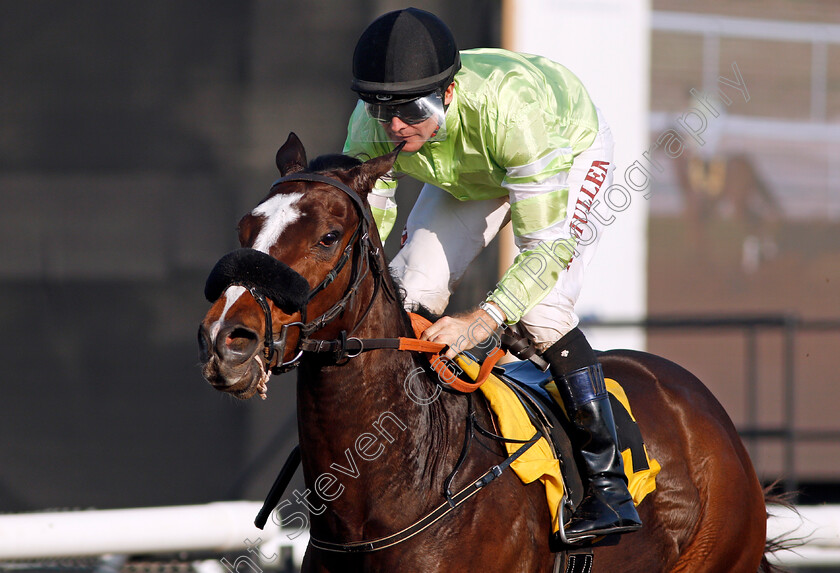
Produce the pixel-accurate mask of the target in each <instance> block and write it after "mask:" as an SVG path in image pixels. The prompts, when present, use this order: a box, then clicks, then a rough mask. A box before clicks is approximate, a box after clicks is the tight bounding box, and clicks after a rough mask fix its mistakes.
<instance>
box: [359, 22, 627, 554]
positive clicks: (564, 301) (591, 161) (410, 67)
mask: <svg viewBox="0 0 840 573" xmlns="http://www.w3.org/2000/svg"><path fill="white" fill-rule="evenodd" d="M352 89H353V90H354V91H355V92H357V93H358V96H359V98H360V99H359V102H358V104H357V105H356V108H355V110H354V111H353V114H352V116H351V118H350V121H349V125H348V135H347V141H346V143H345V148H344V151H345V153H347V154H350V155H355V156H369V157H376V156H379V155H384V154H386V153H388V152H390V151H391V150H392V149H393V146H394V144H395V143H404V147H403V149H402V153H400V155H399V156H398V157H397V160H396V163H395V164H394V167H393V169H392V172H391V173H390V174H389V175H386V176H385V177H384V178H382V179H380V180H379V181H378V182H377V183H376V186H375V188H374V190H373V192H372V193H371V194H370V196H369V201H370V205H371V209H372V211H373V215H374V218H375V220H376V222H377V227H378V230H379V234H380V237H381V238H382V240H383V241H384V240H385V237H387V236H388V234H389V232H390V231H391V228H392V227H393V225H394V221H395V219H396V203H395V202H394V192H395V190H396V187H397V174H407V175H410V176H411V177H413V178H415V179H418V180H420V181H422V182H424V183H425V185H424V187H423V189H422V191H421V192H420V195H419V197H418V199H417V202H416V203H415V205H414V207H413V209H412V210H411V213H410V215H409V218H408V222H407V224H406V233H407V236H406V240H405V245H404V246H403V248H402V249H401V250H400V252H399V254H398V255H397V256H396V257H395V258H394V260H393V261H392V262H391V270H392V272H393V274H394V275H395V277H396V278H397V280H398V281H399V282H400V284H401V286H402V288H403V289H404V291H405V295H406V297H405V304H406V308H407V309H408V310H412V309H415V308H416V307H417V305H423V306H425V307H427V308H428V309H430V310H431V311H432V312H433V313H436V314H442V313H443V311H444V309H445V308H446V306H447V304H448V302H449V297H450V295H451V293H452V291H453V288H454V285H455V284H456V283H457V282H458V281H459V280H460V279H461V277H462V276H463V274H464V272H465V270H466V268H467V266H468V265H469V264H470V263H471V262H472V261H473V260H474V259H475V257H476V256H477V255H478V254H479V252H480V251H481V250H482V249H483V248H484V247H486V246H487V245H488V243H489V242H490V241H491V240H492V239H493V237H494V236H495V235H496V234H497V233H498V231H499V230H500V229H501V228H502V227H503V226H504V225H505V224H507V222H508V221H512V223H513V233H514V236H515V239H516V245H517V247H518V249H519V255H518V256H517V257H516V259H515V260H514V262H513V264H512V265H511V267H510V268H509V269H508V270H507V272H506V273H505V274H504V276H503V277H502V279H501V280H500V281H499V283H498V285H497V287H496V289H495V290H494V291H493V292H491V293H490V294H489V295H488V297H487V299H486V300H485V301H483V302H482V303H481V304H479V306H478V308H476V309H474V310H472V311H471V312H467V313H465V314H462V315H456V316H445V317H443V318H441V319H440V320H438V321H437V322H435V323H434V324H433V325H432V326H430V327H429V328H428V330H427V331H426V332H425V333H424V335H423V338H424V339H428V340H431V341H433V342H440V343H444V344H447V345H449V347H450V350H449V353H448V356H449V357H450V358H451V357H453V356H454V355H455V353H456V351H458V350H466V349H467V348H468V347H469V346H474V345H476V344H477V343H480V342H482V341H481V340H475V335H474V332H475V330H476V329H474V328H472V329H471V326H473V325H474V324H475V323H477V322H479V321H481V322H483V323H484V324H487V325H490V324H493V325H494V326H496V327H498V326H501V325H502V324H503V323H507V324H509V325H512V324H516V323H521V325H522V326H523V327H524V329H525V330H526V331H527V333H528V335H529V337H530V338H531V339H532V340H533V342H534V343H535V345H536V347H537V349H538V350H539V351H541V352H542V356H543V358H545V359H546V361H547V362H548V363H549V364H550V370H551V373H552V375H553V377H554V380H555V382H556V383H557V388H558V389H559V392H560V395H561V397H562V400H563V404H562V405H563V407H564V408H565V411H566V412H567V414H568V417H569V419H570V420H571V422H572V426H573V431H572V432H571V434H572V435H571V436H570V438H571V441H572V444H573V447H574V448H576V449H577V450H578V451H579V452H580V454H581V458H582V460H583V461H584V464H583V465H584V466H585V467H584V469H583V472H582V473H583V474H584V475H585V480H584V482H585V484H586V491H585V495H584V499H583V501H582V502H581V504H580V506H579V507H578V508H577V511H575V513H574V515H573V516H572V518H571V520H570V521H569V523H568V524H566V526H565V527H564V529H565V534H566V537H567V538H568V540H569V541H572V542H574V541H578V542H580V541H586V540H588V539H590V538H592V537H595V536H600V535H607V534H611V533H626V532H630V531H635V530H637V529H639V528H640V527H641V520H640V519H639V515H638V513H637V512H636V509H635V507H634V505H633V500H632V498H631V496H630V494H629V492H628V491H627V478H626V477H625V474H624V468H623V462H622V457H621V453H620V452H619V451H618V447H617V445H616V430H615V423H614V421H613V414H612V410H611V409H610V403H609V400H608V397H607V390H606V385H605V383H604V375H603V372H602V370H601V365H600V364H599V363H598V360H597V358H596V355H595V352H594V351H593V350H592V347H591V346H590V345H589V343H588V342H587V340H586V337H585V336H584V335H583V332H581V330H580V329H579V328H578V327H577V324H578V317H577V316H576V315H575V311H574V305H575V301H576V300H577V298H578V295H579V293H580V289H581V286H582V284H583V276H584V270H585V269H586V265H587V263H588V262H589V261H590V259H591V258H592V256H593V253H594V251H595V247H596V246H597V242H598V239H599V238H600V234H602V232H603V231H604V228H603V227H602V226H599V223H598V222H597V221H595V220H594V219H595V218H594V217H593V218H592V219H593V220H589V217H588V214H589V209H590V207H591V205H592V202H593V200H594V198H595V196H596V195H597V194H598V191H599V190H600V189H607V188H608V187H609V185H610V184H611V181H612V171H613V166H612V152H613V140H612V136H611V134H610V130H609V127H608V125H607V123H606V121H605V120H604V118H603V116H602V115H601V113H600V111H599V110H598V109H597V108H596V107H595V105H594V104H593V103H592V101H591V100H590V98H589V95H588V94H587V92H586V89H585V88H584V87H583V85H582V84H581V83H580V81H579V80H578V79H577V78H576V77H575V76H574V75H573V74H572V73H571V72H569V71H568V70H567V69H566V68H564V67H563V66H561V65H559V64H557V63H554V62H552V61H549V60H547V59H544V58H541V57H538V56H532V55H525V54H517V53H512V52H508V51H505V50H501V49H475V50H465V51H463V52H460V53H459V51H458V49H457V47H456V44H455V40H454V38H453V36H452V33H451V32H450V30H449V29H448V28H447V26H446V25H445V24H444V23H443V22H442V21H441V20H440V19H438V18H437V17H436V16H434V15H433V14H430V13H428V12H425V11H422V10H417V9H415V8H408V9H405V10H398V11H394V12H389V13H387V14H385V15H383V16H381V17H379V18H378V19H376V20H375V21H374V22H373V23H372V24H370V26H368V28H367V29H366V30H365V31H364V33H363V34H362V36H361V38H360V39H359V41H358V43H357V45H356V49H355V52H354V54H353V84H352ZM486 334H487V337H489V335H490V334H491V332H490V331H489V329H487V330H486ZM485 338H486V337H485ZM467 340H469V344H465V341H467Z"/></svg>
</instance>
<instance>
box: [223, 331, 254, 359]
mask: <svg viewBox="0 0 840 573" xmlns="http://www.w3.org/2000/svg"><path fill="white" fill-rule="evenodd" d="M259 342H260V339H259V337H258V336H257V333H256V332H254V331H253V330H250V329H248V328H244V327H241V326H232V327H228V328H225V329H222V330H221V331H220V332H219V334H218V335H217V336H216V354H218V355H219V358H221V359H222V360H224V361H226V362H229V363H230V362H232V363H235V364H241V363H243V362H245V361H246V360H250V359H251V358H252V357H253V356H254V354H256V352H257V349H258V345H259Z"/></svg>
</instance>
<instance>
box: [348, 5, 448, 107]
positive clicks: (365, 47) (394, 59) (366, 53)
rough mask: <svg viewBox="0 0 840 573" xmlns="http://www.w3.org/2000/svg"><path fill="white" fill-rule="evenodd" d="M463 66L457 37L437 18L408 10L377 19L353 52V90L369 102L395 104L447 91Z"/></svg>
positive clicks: (413, 9) (411, 9)
mask: <svg viewBox="0 0 840 573" xmlns="http://www.w3.org/2000/svg"><path fill="white" fill-rule="evenodd" d="M459 69H461V57H460V55H459V54H458V46H457V45H456V44H455V38H454V37H453V36H452V32H450V31H449V28H448V27H447V26H446V24H444V23H443V21H441V19H440V18H438V17H437V16H435V15H434V14H431V13H429V12H425V11H423V10H418V9H417V8H406V9H405V10H396V11H394V12H388V13H387V14H384V15H382V16H380V17H379V18H377V19H376V20H374V21H373V23H371V25H370V26H368V27H367V29H366V30H365V31H364V32H363V33H362V36H361V37H360V38H359V41H358V42H357V43H356V50H355V51H354V52H353V84H352V89H353V91H355V92H357V93H358V94H359V98H361V99H362V100H363V101H366V102H370V103H378V104H382V103H387V104H399V103H404V102H406V101H409V100H412V99H414V98H416V97H418V96H422V95H426V94H429V93H432V92H434V91H437V90H440V91H443V90H445V89H446V88H447V87H448V86H449V84H450V83H452V78H454V77H455V73H456V72H457V71H458V70H459Z"/></svg>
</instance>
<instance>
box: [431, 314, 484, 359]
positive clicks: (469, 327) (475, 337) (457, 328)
mask: <svg viewBox="0 0 840 573" xmlns="http://www.w3.org/2000/svg"><path fill="white" fill-rule="evenodd" d="M495 327H496V323H495V321H494V320H493V319H492V318H491V317H490V315H489V314H487V313H486V312H485V311H483V310H481V309H480V308H478V309H475V310H473V311H471V312H466V313H464V314H458V315H455V316H444V317H442V318H441V319H440V320H438V321H437V322H435V323H434V324H433V325H431V326H430V327H429V328H427V329H426V331H425V332H424V333H423V334H422V335H421V336H420V340H429V341H431V342H438V343H440V344H448V345H449V350H447V351H446V354H445V356H446V358H449V359H450V360H451V359H453V358H455V355H456V354H458V353H459V352H463V351H464V350H469V349H470V348H472V347H473V346H476V345H479V344H481V343H482V342H484V341H485V340H487V339H488V338H490V336H491V335H492V334H493V331H494V330H495Z"/></svg>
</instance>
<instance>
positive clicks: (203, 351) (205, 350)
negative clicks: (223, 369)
mask: <svg viewBox="0 0 840 573" xmlns="http://www.w3.org/2000/svg"><path fill="white" fill-rule="evenodd" d="M210 346H211V342H210V333H208V332H207V329H206V328H204V325H203V324H202V325H199V327H198V359H199V360H200V361H201V363H202V364H207V362H208V361H209V360H210Z"/></svg>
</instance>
